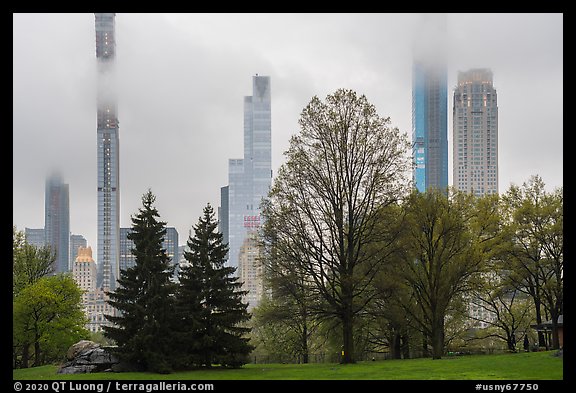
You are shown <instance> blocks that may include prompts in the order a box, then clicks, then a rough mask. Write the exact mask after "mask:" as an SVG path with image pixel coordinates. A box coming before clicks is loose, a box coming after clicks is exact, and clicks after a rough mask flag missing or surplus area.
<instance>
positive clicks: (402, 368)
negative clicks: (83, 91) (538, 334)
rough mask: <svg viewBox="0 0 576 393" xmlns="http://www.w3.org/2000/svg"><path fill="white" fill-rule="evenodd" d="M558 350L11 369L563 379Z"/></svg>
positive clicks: (198, 375) (150, 376)
mask: <svg viewBox="0 0 576 393" xmlns="http://www.w3.org/2000/svg"><path fill="white" fill-rule="evenodd" d="M554 353H555V351H550V352H531V353H516V354H502V355H470V356H457V357H445V358H443V359H439V360H432V359H429V358H428V359H409V360H381V361H375V362H358V363H356V364H348V365H340V364H335V363H313V364H246V365H245V366H244V367H242V368H240V369H220V368H217V367H216V368H214V369H211V370H205V369H201V370H193V371H185V372H175V373H172V374H167V375H162V374H154V373H94V374H76V375H60V374H57V373H56V371H57V369H58V367H57V366H42V367H35V368H29V369H21V370H13V372H12V377H13V379H15V380H25V379H35V380H46V379H56V380H69V379H70V380H74V379H77V380H102V379H103V380H113V379H127V380H162V379H163V380H190V379H192V380H225V379H228V380H337V379H349V380H350V379H365V380H377V379H380V380H384V379H387V380H394V379H395V380H431V379H445V380H465V379H469V380H470V379H471V380H498V379H508V380H561V379H563V360H562V358H558V357H556V356H552V355H553V354H554Z"/></svg>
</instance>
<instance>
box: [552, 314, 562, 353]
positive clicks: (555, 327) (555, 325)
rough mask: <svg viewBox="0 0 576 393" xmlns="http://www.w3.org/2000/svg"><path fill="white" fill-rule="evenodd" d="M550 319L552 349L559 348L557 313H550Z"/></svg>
mask: <svg viewBox="0 0 576 393" xmlns="http://www.w3.org/2000/svg"><path fill="white" fill-rule="evenodd" d="M551 317H552V318H551V320H552V349H560V337H559V336H558V314H556V313H554V314H552V315H551Z"/></svg>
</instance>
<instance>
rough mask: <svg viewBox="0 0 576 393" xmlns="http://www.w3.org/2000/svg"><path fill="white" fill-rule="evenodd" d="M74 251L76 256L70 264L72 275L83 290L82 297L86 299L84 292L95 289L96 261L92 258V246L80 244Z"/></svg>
mask: <svg viewBox="0 0 576 393" xmlns="http://www.w3.org/2000/svg"><path fill="white" fill-rule="evenodd" d="M76 253H77V254H78V256H77V257H76V258H75V259H74V264H73V265H72V277H74V280H75V281H76V283H77V284H78V286H79V287H80V289H82V290H83V291H84V294H83V295H82V299H83V301H86V300H87V299H88V297H87V293H86V292H93V291H95V290H96V262H94V259H92V247H82V246H80V247H79V248H78V249H77V250H76Z"/></svg>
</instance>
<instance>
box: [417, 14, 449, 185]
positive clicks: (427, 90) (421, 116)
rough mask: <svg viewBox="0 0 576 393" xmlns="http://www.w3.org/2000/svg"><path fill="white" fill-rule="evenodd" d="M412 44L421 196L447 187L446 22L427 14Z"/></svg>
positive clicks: (418, 183) (442, 16) (418, 174)
mask: <svg viewBox="0 0 576 393" xmlns="http://www.w3.org/2000/svg"><path fill="white" fill-rule="evenodd" d="M420 27H421V29H422V30H421V31H420V33H421V34H420V35H419V36H418V37H417V41H416V42H415V44H414V63H413V69H412V150H413V157H414V164H415V168H414V176H413V177H414V182H415V185H416V188H417V189H418V190H419V191H420V192H425V191H427V190H429V189H431V188H438V189H440V190H445V189H446V188H447V187H448V87H447V70H446V64H445V57H444V46H443V45H444V42H443V40H444V34H445V28H446V18H445V16H444V15H442V14H433V15H430V14H426V15H424V18H423V22H422V24H421V25H420Z"/></svg>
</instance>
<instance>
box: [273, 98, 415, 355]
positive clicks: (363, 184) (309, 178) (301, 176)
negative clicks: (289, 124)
mask: <svg viewBox="0 0 576 393" xmlns="http://www.w3.org/2000/svg"><path fill="white" fill-rule="evenodd" d="M299 124H300V133H299V134H298V135H295V136H293V137H292V139H291V140H290V147H289V149H288V151H287V152H286V153H285V155H286V157H287V161H286V163H285V164H284V165H282V166H281V168H280V169H279V171H278V175H277V177H276V179H275V181H274V185H273V187H272V190H271V192H270V194H269V202H268V203H267V204H266V205H265V207H264V209H263V216H264V218H265V221H269V220H270V221H271V222H275V223H279V224H280V225H279V226H278V227H277V231H276V233H274V234H272V235H273V239H274V240H273V241H274V242H276V245H275V248H276V251H275V252H276V255H278V256H279V257H280V258H281V260H282V262H283V263H284V262H289V263H291V264H292V265H293V266H295V267H297V271H298V274H297V277H301V276H302V274H303V276H304V277H305V278H306V280H307V281H308V282H309V284H310V288H311V289H312V291H313V292H312V293H313V294H314V296H315V297H316V298H319V299H322V303H323V306H322V307H323V310H322V309H319V310H318V311H319V312H322V313H323V314H324V316H325V317H329V316H330V317H335V318H338V319H340V321H341V326H342V342H343V345H344V358H343V362H345V363H351V362H354V337H353V331H354V319H355V318H356V317H357V316H358V315H359V314H361V313H362V311H363V309H364V307H365V305H366V303H367V299H366V298H365V297H364V294H365V293H366V292H367V291H369V288H370V284H371V281H372V280H373V279H374V276H375V274H376V272H377V270H378V266H379V265H380V264H382V263H384V262H385V260H386V256H387V253H378V252H376V250H375V249H374V248H370V247H369V245H370V244H371V243H374V242H376V241H378V239H379V235H380V234H379V233H377V232H376V231H375V230H374V228H375V226H376V223H377V222H378V219H379V217H378V208H379V207H380V206H386V205H389V204H391V203H395V202H396V201H397V200H398V199H399V198H400V197H401V196H402V195H403V194H404V193H405V192H406V190H407V188H408V184H409V182H408V179H407V177H406V176H407V170H408V169H409V166H410V159H409V156H408V154H407V151H408V149H409V143H408V141H407V138H406V136H405V135H401V134H400V132H399V130H398V129H397V128H393V127H390V119H389V118H382V117H380V116H378V114H377V112H376V109H375V107H374V106H373V105H372V104H370V103H369V102H368V100H367V99H366V97H365V96H363V95H362V96H358V95H357V94H356V93H355V92H354V91H351V90H346V89H339V90H337V91H336V92H334V94H331V95H329V96H327V97H326V100H325V101H324V102H323V101H321V100H320V99H318V98H317V97H313V98H312V100H311V101H310V103H309V104H308V105H307V106H306V107H305V108H304V109H303V111H302V114H301V117H300V120H299ZM271 263H273V262H271ZM368 298H369V297H368Z"/></svg>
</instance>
